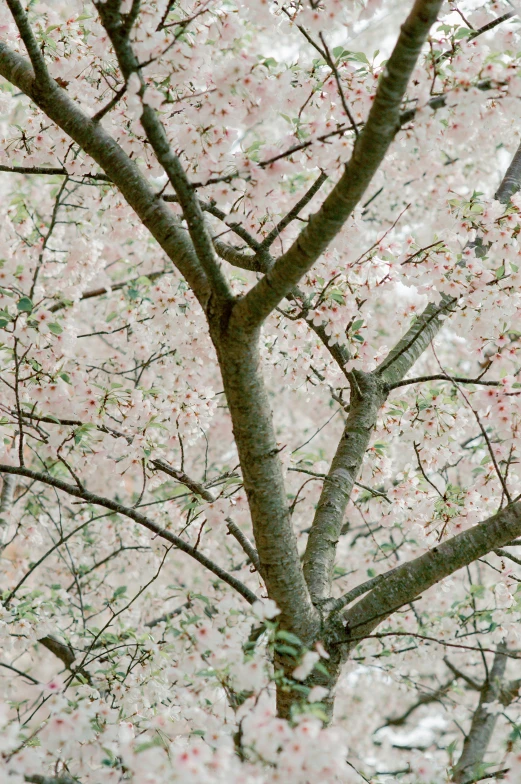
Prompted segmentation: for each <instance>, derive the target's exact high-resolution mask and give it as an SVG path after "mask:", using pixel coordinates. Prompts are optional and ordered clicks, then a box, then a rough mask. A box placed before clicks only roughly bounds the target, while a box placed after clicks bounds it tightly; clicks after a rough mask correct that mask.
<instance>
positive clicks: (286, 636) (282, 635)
mask: <svg viewBox="0 0 521 784" xmlns="http://www.w3.org/2000/svg"><path fill="white" fill-rule="evenodd" d="M276 637H277V639H278V640H284V641H285V642H289V644H290V645H302V642H301V641H300V638H299V637H297V635H296V634H292V633H291V632H286V631H284V629H280V630H279V631H278V632H277V634H276Z"/></svg>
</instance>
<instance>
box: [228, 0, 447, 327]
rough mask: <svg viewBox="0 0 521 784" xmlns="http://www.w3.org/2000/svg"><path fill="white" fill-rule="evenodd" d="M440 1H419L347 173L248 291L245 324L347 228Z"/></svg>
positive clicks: (259, 316) (260, 316) (396, 121)
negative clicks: (286, 247) (285, 250)
mask: <svg viewBox="0 0 521 784" xmlns="http://www.w3.org/2000/svg"><path fill="white" fill-rule="evenodd" d="M441 6H442V2H441V0H416V2H415V3H414V5H413V8H412V10H411V12H410V14H409V16H408V17H407V19H406V20H405V22H404V23H403V25H402V28H401V32H400V36H399V38H398V41H397V43H396V46H395V47H394V49H393V52H392V54H391V56H390V58H389V60H388V61H387V65H386V69H385V73H384V75H383V76H382V77H381V79H380V83H379V85H378V90H377V92H376V96H375V100H374V102H373V105H372V107H371V111H370V113H369V117H368V118H367V122H366V124H365V125H364V128H363V131H362V132H361V133H360V135H359V136H358V139H357V141H356V144H355V147H354V150H353V155H352V157H351V159H350V161H349V163H348V164H347V165H346V168H345V171H344V174H343V175H342V177H341V178H340V180H339V181H338V183H337V184H336V185H335V187H334V188H333V190H332V191H331V193H330V194H329V196H328V197H327V198H326V199H325V201H324V203H323V204H322V206H321V207H320V209H319V210H318V212H317V213H316V214H315V215H312V216H310V219H309V221H308V223H307V225H306V227H305V228H304V229H303V231H302V232H301V233H300V235H299V236H298V237H297V239H296V240H295V242H294V243H293V245H292V246H291V247H290V248H289V250H288V251H287V252H286V253H284V254H283V255H282V256H281V257H280V258H279V259H278V260H277V261H276V263H275V264H274V266H273V268H272V269H271V270H270V272H269V273H268V274H267V275H265V277H264V278H262V280H260V281H259V282H258V283H257V285H256V286H255V287H254V288H253V289H252V290H251V291H249V292H248V294H247V295H246V296H245V297H244V299H243V300H242V303H241V305H240V308H241V310H242V312H243V317H244V320H245V323H247V324H249V325H251V326H255V325H256V324H259V323H261V322H262V321H263V320H264V319H265V318H266V316H267V315H268V314H269V313H270V312H271V311H272V310H273V308H275V307H276V306H277V305H278V304H279V302H280V301H281V299H283V298H284V297H285V296H286V295H287V294H288V292H289V291H290V290H291V288H292V287H293V286H295V285H296V284H297V283H298V282H299V280H300V279H301V278H302V276H303V275H305V274H306V272H308V270H309V269H311V267H312V265H313V264H314V263H315V261H316V260H317V259H318V257H319V256H320V255H321V253H323V252H324V251H325V250H326V248H327V247H328V245H329V244H330V242H331V241H332V240H333V239H334V238H335V237H336V235H337V234H338V232H339V231H340V230H341V229H342V227H343V226H344V224H345V222H346V220H347V219H348V218H349V216H350V214H351V213H352V211H353V209H354V208H355V207H356V205H357V204H358V202H359V201H360V199H361V198H362V196H363V194H364V193H365V191H366V188H367V187H368V185H369V183H370V182H371V180H372V178H373V176H374V174H375V172H376V171H377V170H378V167H379V166H380V164H381V163H382V161H383V159H384V157H385V155H386V153H387V150H388V149H389V146H390V144H391V142H392V141H393V139H394V137H395V135H396V133H397V132H398V131H399V129H400V127H401V122H400V105H401V101H402V98H403V96H404V94H405V90H406V89H407V84H408V82H409V78H410V76H411V73H412V72H413V70H414V67H415V65H416V62H417V60H418V57H419V55H420V52H421V49H422V46H423V44H424V43H425V40H426V38H427V35H428V33H429V30H430V27H431V25H432V24H433V23H434V22H435V20H436V17H437V15H438V12H439V10H440V8H441Z"/></svg>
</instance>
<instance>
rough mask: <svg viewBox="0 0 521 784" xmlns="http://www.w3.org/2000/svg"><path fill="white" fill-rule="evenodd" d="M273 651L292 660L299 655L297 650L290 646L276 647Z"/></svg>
mask: <svg viewBox="0 0 521 784" xmlns="http://www.w3.org/2000/svg"><path fill="white" fill-rule="evenodd" d="M275 650H276V651H277V653H282V654H286V655H287V656H292V657H293V658H294V659H296V658H297V656H299V655H300V651H299V649H298V648H294V647H293V646H292V645H276V646H275Z"/></svg>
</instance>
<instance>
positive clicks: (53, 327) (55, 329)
mask: <svg viewBox="0 0 521 784" xmlns="http://www.w3.org/2000/svg"><path fill="white" fill-rule="evenodd" d="M49 329H50V330H51V332H52V334H53V335H61V333H62V332H63V329H62V328H61V327H60V325H59V324H58V322H56V321H52V322H51V323H50V324H49Z"/></svg>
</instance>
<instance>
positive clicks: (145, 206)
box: [0, 42, 210, 307]
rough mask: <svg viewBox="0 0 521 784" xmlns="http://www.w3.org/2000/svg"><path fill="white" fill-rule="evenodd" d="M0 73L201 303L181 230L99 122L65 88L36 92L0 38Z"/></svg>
mask: <svg viewBox="0 0 521 784" xmlns="http://www.w3.org/2000/svg"><path fill="white" fill-rule="evenodd" d="M0 76H3V77H4V78H5V79H7V80H8V81H9V82H11V84H13V85H15V86H16V87H17V88H18V89H19V90H21V91H22V92H23V93H25V95H27V96H28V97H29V98H31V99H32V100H33V101H34V103H35V104H36V105H37V106H38V107H39V108H40V109H41V110H42V111H43V112H44V113H45V114H46V115H47V117H49V119H51V120H52V121H53V122H55V123H56V125H58V126H59V127H60V128H61V129H62V130H63V131H65V133H67V134H68V135H69V136H70V137H71V138H72V139H73V140H74V141H75V142H76V143H77V144H78V145H79V146H80V147H81V148H82V149H83V150H84V151H85V152H86V153H87V154H88V155H90V156H91V158H93V159H94V160H95V161H96V163H97V164H98V165H99V166H100V167H101V168H102V169H103V171H104V172H105V173H106V174H107V175H108V176H109V177H110V179H111V180H112V182H114V184H115V185H116V186H117V187H118V188H119V190H120V191H121V193H122V195H123V196H124V198H125V199H126V201H127V202H128V204H129V205H130V206H131V207H132V209H133V210H134V211H135V212H136V213H137V215H138V217H139V218H140V219H141V221H142V223H143V225H144V226H145V227H146V228H147V229H148V230H149V231H150V233H151V234H152V236H153V237H154V238H155V239H156V241H157V242H158V244H159V245H160V246H161V248H162V249H163V250H164V252H165V253H166V254H167V256H168V257H169V258H170V259H171V260H172V262H173V263H174V264H175V266H176V267H177V268H178V269H179V271H180V272H181V274H182V275H183V276H184V277H185V278H186V280H187V282H188V283H189V285H190V286H191V288H192V290H193V291H194V293H195V295H196V297H197V298H198V300H199V302H200V303H201V304H202V306H203V307H205V306H206V304H207V302H208V298H209V295H210V288H209V285H208V280H207V278H206V275H205V273H204V271H203V269H202V267H201V265H200V263H199V260H198V259H197V256H196V254H195V252H194V249H193V246H192V244H191V242H190V240H189V238H188V237H187V234H186V232H185V231H183V229H182V228H181V227H180V226H179V225H178V223H177V220H176V218H175V216H173V215H172V213H171V211H170V210H169V208H168V206H167V205H166V204H165V203H164V202H163V200H162V199H159V198H157V195H156V194H155V193H154V191H153V190H152V189H151V188H150V186H149V185H148V183H147V182H146V180H145V178H144V177H143V175H142V174H141V172H140V170H139V168H138V166H137V165H136V163H134V161H132V160H131V159H130V158H129V157H128V155H127V154H126V153H125V152H124V151H123V150H122V149H121V147H120V146H119V145H118V144H117V143H116V142H115V141H114V139H113V138H112V137H111V136H110V135H109V134H108V133H107V132H106V131H105V130H104V128H103V127H102V125H101V124H99V123H95V122H93V121H92V120H91V119H90V118H89V117H88V116H87V115H86V114H85V113H84V112H82V111H81V109H80V108H79V106H78V104H77V103H76V102H75V101H73V100H71V98H70V97H69V96H68V94H67V92H66V91H65V90H63V89H62V88H61V87H59V85H58V84H57V83H56V82H55V81H54V80H51V81H50V82H49V84H48V85H47V86H46V88H45V90H41V89H40V87H39V85H38V81H37V79H36V78H35V75H34V71H33V69H32V67H31V66H30V65H29V63H28V62H27V61H26V60H25V59H24V58H23V57H21V56H20V55H19V54H16V53H15V52H13V51H11V50H10V49H9V48H8V47H7V46H6V45H5V44H4V43H1V42H0Z"/></svg>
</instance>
